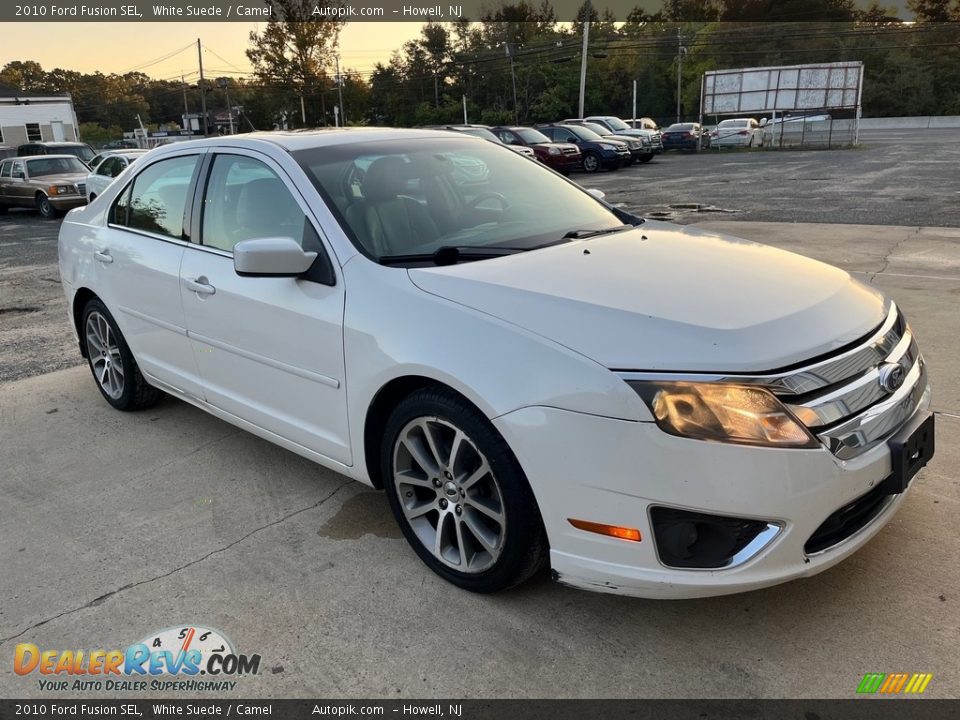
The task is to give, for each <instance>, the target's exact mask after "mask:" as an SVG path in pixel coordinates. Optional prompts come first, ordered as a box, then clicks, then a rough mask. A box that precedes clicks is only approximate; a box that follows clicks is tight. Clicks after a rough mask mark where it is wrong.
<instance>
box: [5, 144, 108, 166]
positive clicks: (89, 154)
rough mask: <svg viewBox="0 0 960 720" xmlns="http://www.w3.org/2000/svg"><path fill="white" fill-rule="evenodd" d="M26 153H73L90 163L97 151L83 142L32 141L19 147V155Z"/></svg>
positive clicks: (22, 155)
mask: <svg viewBox="0 0 960 720" xmlns="http://www.w3.org/2000/svg"><path fill="white" fill-rule="evenodd" d="M25 155H73V156H74V157H77V158H80V159H81V160H83V162H85V163H88V162H90V161H91V160H93V157H94V156H95V155H96V153H95V152H94V151H93V148H92V147H90V146H89V145H87V144H86V143H81V142H31V143H25V144H23V145H20V146H19V147H17V156H18V157H24V156H25Z"/></svg>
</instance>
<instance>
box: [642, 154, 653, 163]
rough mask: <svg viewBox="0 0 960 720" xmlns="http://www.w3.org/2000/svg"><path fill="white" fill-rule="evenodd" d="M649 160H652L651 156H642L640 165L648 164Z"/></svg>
mask: <svg viewBox="0 0 960 720" xmlns="http://www.w3.org/2000/svg"><path fill="white" fill-rule="evenodd" d="M651 160H653V155H644V156H643V157H642V158H640V162H642V163H648V162H650V161H651Z"/></svg>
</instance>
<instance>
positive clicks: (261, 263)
mask: <svg viewBox="0 0 960 720" xmlns="http://www.w3.org/2000/svg"><path fill="white" fill-rule="evenodd" d="M316 259H317V253H315V252H305V251H304V249H303V248H302V247H300V243H298V242H297V241H296V240H294V239H293V238H289V237H271V238H255V239H253V240H242V241H241V242H238V243H237V244H236V245H234V247H233V269H234V270H236V272H237V275H242V276H244V277H297V276H299V275H303V273H305V272H306V271H307V270H309V269H310V266H311V265H313V261H314V260H316Z"/></svg>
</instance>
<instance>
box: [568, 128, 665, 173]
mask: <svg viewBox="0 0 960 720" xmlns="http://www.w3.org/2000/svg"><path fill="white" fill-rule="evenodd" d="M571 125H579V126H581V127H585V128H587V129H588V130H592V131H593V132H595V133H596V134H597V135H599V136H600V137H602V138H605V139H608V140H619V141H620V142H622V143H626V145H627V148H629V150H630V160H629V161H628V162H627V165H633V163H635V162H650V161H651V160H652V159H653V150H652V148H651V147H650V142H649V140H648V139H647V138H644V137H640V136H638V135H618V134H616V133H613V132H611V131H610V130H609V129H607V127H606V126H604V125H601V124H600V123H594V122H588V121H586V120H580V121H575V122H571Z"/></svg>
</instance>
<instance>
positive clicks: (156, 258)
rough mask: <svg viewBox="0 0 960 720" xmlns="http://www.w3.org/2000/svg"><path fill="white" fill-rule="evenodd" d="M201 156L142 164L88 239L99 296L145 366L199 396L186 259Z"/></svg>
mask: <svg viewBox="0 0 960 720" xmlns="http://www.w3.org/2000/svg"><path fill="white" fill-rule="evenodd" d="M203 158H204V151H189V152H183V153H179V154H177V155H174V156H167V157H164V158H161V159H159V160H156V161H154V162H153V163H151V164H150V165H147V166H145V167H144V168H142V169H141V171H140V172H139V173H138V174H137V175H136V176H135V177H134V178H133V180H132V181H130V182H129V183H127V186H126V187H125V188H124V189H123V191H122V192H121V193H120V194H119V195H118V196H117V198H116V199H115V200H114V202H113V205H112V206H111V208H110V210H109V218H108V224H107V226H106V227H105V228H97V229H95V230H94V232H95V234H96V237H95V238H94V240H93V242H92V243H89V247H90V255H91V257H90V262H91V263H92V264H93V266H94V267H95V268H96V276H97V288H98V290H99V292H100V295H101V299H103V301H104V302H105V303H106V305H107V308H108V309H109V310H110V312H111V313H112V314H113V316H114V318H115V319H116V321H117V323H118V324H119V325H120V329H121V331H122V332H123V335H124V337H125V338H126V340H127V343H128V344H129V345H130V349H131V350H132V351H133V355H134V357H135V358H136V360H137V363H138V364H139V366H140V369H141V370H143V372H145V373H146V374H147V375H149V376H150V377H152V378H156V379H157V380H160V381H161V382H163V383H166V384H167V385H170V386H172V387H173V388H174V389H176V390H178V391H180V392H182V393H184V394H186V395H189V396H192V397H195V398H201V397H202V391H201V388H200V380H199V377H198V372H197V367H196V363H195V362H194V359H193V351H192V350H191V348H190V342H189V340H188V339H187V331H186V324H185V322H184V317H183V303H182V300H181V297H180V263H181V261H182V259H183V252H184V248H186V247H187V245H188V244H189V240H190V236H189V227H190V213H191V211H192V206H193V202H192V200H193V194H194V193H195V192H196V184H197V179H198V177H199V175H200V167H201V165H202V161H203Z"/></svg>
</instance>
